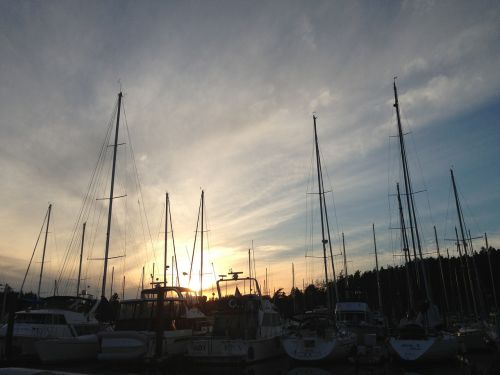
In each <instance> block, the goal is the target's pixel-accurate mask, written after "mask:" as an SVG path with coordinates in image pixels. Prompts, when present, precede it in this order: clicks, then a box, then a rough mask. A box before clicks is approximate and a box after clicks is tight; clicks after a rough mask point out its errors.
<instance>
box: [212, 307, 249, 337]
mask: <svg viewBox="0 0 500 375" xmlns="http://www.w3.org/2000/svg"><path fill="white" fill-rule="evenodd" d="M257 328H258V323H257V314H253V313H239V314H238V313H219V314H216V315H215V320H214V326H213V329H212V335H213V336H215V337H227V338H230V339H239V338H241V339H255V338H256V336H257Z"/></svg>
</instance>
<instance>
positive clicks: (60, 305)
mask: <svg viewBox="0 0 500 375" xmlns="http://www.w3.org/2000/svg"><path fill="white" fill-rule="evenodd" d="M51 212H52V204H50V205H49V207H48V210H47V214H46V216H45V219H44V224H45V239H44V245H43V253H42V262H41V266H40V275H39V279H38V291H37V296H38V303H37V306H35V308H29V309H26V310H22V311H17V312H16V313H15V316H14V326H13V334H12V336H13V343H12V345H13V346H14V349H15V351H16V352H17V353H18V354H19V355H20V356H21V357H33V358H35V357H37V356H38V357H40V355H39V353H38V348H39V347H44V348H47V347H48V346H50V343H48V342H49V341H50V340H52V339H56V340H63V339H70V340H73V339H76V340H79V341H80V342H81V343H82V346H81V348H80V349H81V350H80V351H79V352H77V353H75V355H77V356H80V355H82V354H83V353H88V352H89V351H95V352H97V348H98V342H97V337H95V336H94V337H86V335H87V334H91V333H95V332H98V331H99V330H100V329H101V325H100V323H99V321H98V320H97V319H96V316H95V313H96V309H97V307H98V301H96V300H95V299H91V298H85V296H79V295H76V296H56V295H55V292H56V290H55V288H54V296H51V297H47V298H44V299H40V294H41V290H42V289H41V286H42V280H43V270H44V262H45V253H46V247H47V234H48V232H49V224H50V217H51ZM42 228H43V225H42ZM40 233H41V232H40ZM39 238H40V237H39ZM37 242H38V241H37ZM35 249H36V246H35ZM34 254H35V252H33V256H34ZM33 256H32V258H31V260H30V263H29V266H28V269H27V270H26V274H25V277H24V279H23V282H22V285H21V291H22V290H23V288H24V284H25V281H26V277H27V275H28V272H29V268H30V266H31V261H32V260H33ZM7 330H8V325H7V324H5V325H4V326H3V327H1V328H0V337H1V338H2V341H3V342H5V338H6V335H7ZM75 355H73V356H71V355H69V356H68V359H75V358H74V357H75Z"/></svg>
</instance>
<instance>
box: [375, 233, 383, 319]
mask: <svg viewBox="0 0 500 375" xmlns="http://www.w3.org/2000/svg"><path fill="white" fill-rule="evenodd" d="M372 231H373V247H374V248H375V267H376V271H377V293H378V308H379V310H380V312H382V311H383V309H382V308H383V305H382V291H381V290H380V276H379V273H378V255H377V240H376V238H375V224H372Z"/></svg>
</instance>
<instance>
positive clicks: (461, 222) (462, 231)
mask: <svg viewBox="0 0 500 375" xmlns="http://www.w3.org/2000/svg"><path fill="white" fill-rule="evenodd" d="M450 174H451V182H452V184H453V193H454V194H455V205H456V208H457V216H458V223H459V226H460V234H461V235H462V246H463V249H464V257H465V265H466V267H467V275H468V277H469V286H470V291H471V296H472V306H473V308H474V315H475V316H476V317H477V318H479V313H478V309H477V299H476V292H475V290H474V289H475V288H474V283H473V281H472V274H471V271H470V265H469V253H468V251H467V240H466V238H465V223H464V218H463V213H462V206H461V205H460V200H459V199H458V193H457V185H456V184H455V176H454V174H453V169H450Z"/></svg>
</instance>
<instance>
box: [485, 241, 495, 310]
mask: <svg viewBox="0 0 500 375" xmlns="http://www.w3.org/2000/svg"><path fill="white" fill-rule="evenodd" d="M484 241H485V242H486V253H487V254H488V266H489V269H490V277H491V287H492V290H493V301H494V302H495V311H498V302H497V291H496V289H495V278H494V277H493V268H492V267H491V251H490V246H489V245H488V235H487V234H486V233H485V234H484Z"/></svg>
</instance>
